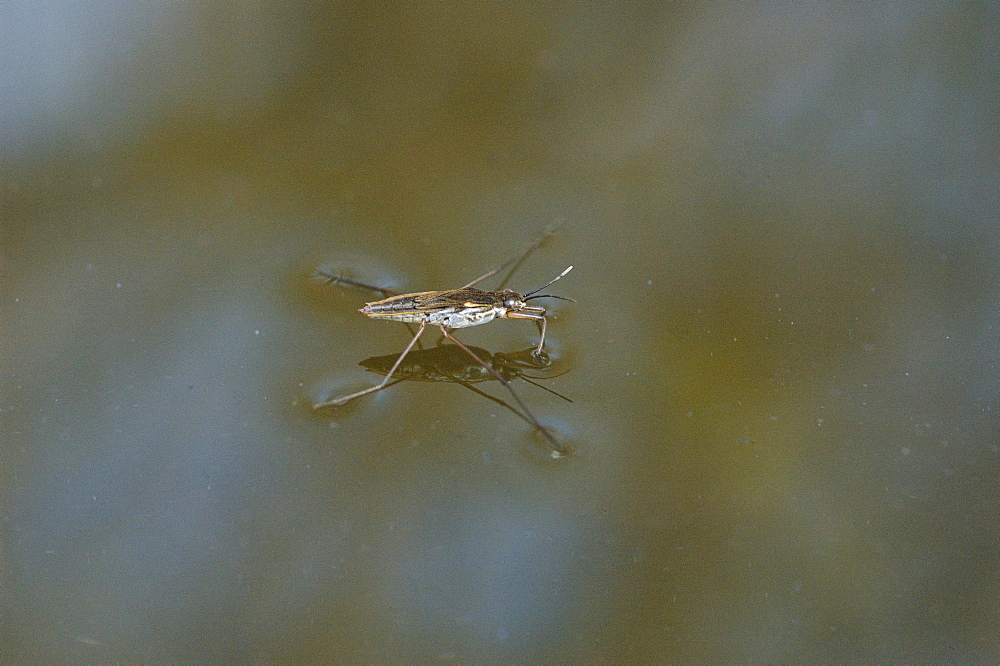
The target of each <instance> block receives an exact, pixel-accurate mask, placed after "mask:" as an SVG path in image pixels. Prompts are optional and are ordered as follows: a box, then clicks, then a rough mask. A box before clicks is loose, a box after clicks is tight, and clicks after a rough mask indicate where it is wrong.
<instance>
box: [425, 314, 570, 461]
mask: <svg viewBox="0 0 1000 666" xmlns="http://www.w3.org/2000/svg"><path fill="white" fill-rule="evenodd" d="M421 326H423V324H421ZM441 333H443V334H444V336H445V337H446V338H448V339H449V340H451V341H452V342H454V343H455V344H456V345H458V346H459V347H461V348H462V350H464V351H465V353H466V354H468V355H469V356H471V357H472V358H473V359H475V361H476V362H477V363H479V365H481V366H483V367H484V368H486V370H487V371H488V372H489V373H490V374H491V375H493V376H494V377H496V378H497V380H498V381H499V382H500V383H501V384H503V385H504V387H506V389H507V390H508V391H510V394H511V395H512V396H513V397H514V401H515V402H516V403H517V406H518V407H520V408H521V411H523V412H524V413H525V415H526V416H527V417H528V418H529V419H531V425H532V426H534V428H535V430H537V431H539V432H540V433H542V435H544V436H545V439H547V440H548V441H549V444H550V445H551V446H552V448H553V449H555V451H556V452H558V453H560V454H565V453H567V451H566V449H565V448H563V447H562V446H561V445H560V444H559V442H557V441H556V438H555V437H553V436H552V433H550V432H549V431H548V430H546V429H545V428H544V427H543V426H542V424H541V423H539V422H538V419H536V418H535V415H534V414H532V413H531V410H529V409H528V406H527V405H526V404H524V401H523V400H521V397H520V396H519V395H518V394H517V393H515V392H514V388H513V387H512V386H511V385H510V382H508V381H507V380H506V379H504V378H503V376H502V375H501V374H500V373H499V372H497V371H496V370H495V369H493V367H491V366H489V365H487V364H486V362H485V361H483V359H481V358H479V357H478V356H476V354H475V352H473V351H472V350H471V349H469V348H468V347H466V346H465V345H464V344H462V343H461V342H460V341H459V340H458V338H456V337H455V336H453V335H452V334H451V333H449V332H448V329H446V328H445V327H444V326H442V327H441Z"/></svg>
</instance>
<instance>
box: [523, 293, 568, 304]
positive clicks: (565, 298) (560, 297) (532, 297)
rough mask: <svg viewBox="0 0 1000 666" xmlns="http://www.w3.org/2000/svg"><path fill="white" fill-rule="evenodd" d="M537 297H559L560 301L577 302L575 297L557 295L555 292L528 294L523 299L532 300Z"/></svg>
mask: <svg viewBox="0 0 1000 666" xmlns="http://www.w3.org/2000/svg"><path fill="white" fill-rule="evenodd" d="M536 298H558V299H559V300H560V301H569V302H570V303H576V299H575V298H570V297H569V296H556V295H555V294H538V295H537V296H528V297H526V298H524V299H523V300H525V301H530V300H533V299H536Z"/></svg>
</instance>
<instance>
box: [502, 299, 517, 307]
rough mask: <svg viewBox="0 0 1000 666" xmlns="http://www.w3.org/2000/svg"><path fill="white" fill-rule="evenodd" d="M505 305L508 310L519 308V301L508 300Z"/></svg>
mask: <svg viewBox="0 0 1000 666" xmlns="http://www.w3.org/2000/svg"><path fill="white" fill-rule="evenodd" d="M504 305H506V306H507V307H508V308H516V307H517V299H516V298H508V299H507V300H506V301H504Z"/></svg>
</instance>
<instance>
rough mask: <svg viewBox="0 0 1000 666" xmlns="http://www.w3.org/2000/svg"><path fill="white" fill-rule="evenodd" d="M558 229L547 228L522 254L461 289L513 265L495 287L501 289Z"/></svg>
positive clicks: (554, 226)
mask: <svg viewBox="0 0 1000 666" xmlns="http://www.w3.org/2000/svg"><path fill="white" fill-rule="evenodd" d="M558 228H559V224H553V225H551V226H549V227H548V228H547V229H546V230H545V231H543V232H542V235H541V236H539V237H538V240H536V241H535V242H533V243H531V244H530V245H528V247H526V248H525V249H524V251H523V252H521V253H520V254H518V255H516V256H513V257H511V258H510V259H508V260H507V261H505V262H503V263H502V264H500V265H499V266H497V267H496V268H494V269H493V270H491V271H489V272H487V273H484V274H483V275H480V276H479V277H477V278H476V279H475V280H473V281H472V282H470V283H469V284H467V285H465V286H464V287H462V289H465V288H467V287H471V286H472V285H474V284H479V283H480V282H482V281H483V280H485V279H486V278H490V277H493V276H494V275H496V274H497V273H499V272H500V271H502V270H503V269H505V268H507V267H508V266H510V265H511V264H513V265H514V266H513V268H511V269H510V273H508V274H507V277H505V278H504V279H503V282H501V283H500V286H498V287H497V291H499V290H501V289H503V288H504V285H506V284H507V281H508V280H510V278H511V276H512V275H514V271H516V270H517V269H518V268H520V267H521V264H522V263H524V261H525V259H527V258H528V257H529V256H530V255H531V253H532V252H534V251H535V250H537V249H538V248H539V247H541V245H542V243H544V242H545V241H546V240H548V237H549V236H551V235H552V234H554V233H555V231H556V229H558Z"/></svg>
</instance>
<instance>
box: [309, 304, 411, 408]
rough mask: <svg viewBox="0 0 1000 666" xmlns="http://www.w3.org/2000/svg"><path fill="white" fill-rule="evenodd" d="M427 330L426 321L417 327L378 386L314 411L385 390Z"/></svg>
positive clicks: (337, 399)
mask: <svg viewBox="0 0 1000 666" xmlns="http://www.w3.org/2000/svg"><path fill="white" fill-rule="evenodd" d="M425 328H427V322H426V321H422V322H420V326H419V327H417V332H416V334H415V335H414V336H413V339H412V340H410V344H408V345H406V349H404V350H403V353H402V354H400V355H399V358H397V359H396V362H395V363H393V364H392V368H390V369H389V372H388V374H386V376H385V378H384V379H383V380H382V381H381V382H379V383H378V384H377V385H375V386H371V387H369V388H366V389H363V390H361V391H357V392H355V393H351V394H349V395H345V396H341V397H339V398H334V399H333V400H327V401H326V402H321V403H319V404H317V405H314V406H313V409H320V408H321V407H339V406H340V405H345V404H347V403H348V402H350V401H351V400H354V399H355V398H360V397H361V396H363V395H368V394H369V393H374V392H375V391H381V390H382V389H383V388H385V386H386V384H388V383H389V382H390V381H391V380H392V378H393V377H392V375H393V373H394V372H396V369H397V368H398V367H399V364H400V363H402V362H403V359H404V358H406V355H407V354H409V353H410V350H411V349H413V345H415V344H417V340H419V339H420V335H421V334H422V333H423V332H424V329H425Z"/></svg>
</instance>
